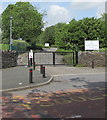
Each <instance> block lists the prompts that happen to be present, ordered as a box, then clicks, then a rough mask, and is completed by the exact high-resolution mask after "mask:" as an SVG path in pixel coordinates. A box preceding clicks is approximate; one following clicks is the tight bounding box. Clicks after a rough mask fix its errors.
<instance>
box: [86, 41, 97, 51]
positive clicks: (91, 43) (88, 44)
mask: <svg viewBox="0 0 107 120" xmlns="http://www.w3.org/2000/svg"><path fill="white" fill-rule="evenodd" d="M85 50H99V40H86V41H85Z"/></svg>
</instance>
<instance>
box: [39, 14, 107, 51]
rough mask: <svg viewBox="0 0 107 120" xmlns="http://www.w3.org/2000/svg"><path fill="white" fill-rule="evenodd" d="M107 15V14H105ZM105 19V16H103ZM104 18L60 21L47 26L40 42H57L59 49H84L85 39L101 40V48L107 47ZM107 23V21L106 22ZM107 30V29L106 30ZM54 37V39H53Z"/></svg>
mask: <svg viewBox="0 0 107 120" xmlns="http://www.w3.org/2000/svg"><path fill="white" fill-rule="evenodd" d="M104 17H105V18H107V17H106V14H105V16H104ZM103 19H104V18H103ZM103 19H102V18H99V19H97V18H94V17H92V18H88V17H87V18H83V19H81V20H78V21H77V20H75V19H72V20H71V21H70V22H69V24H66V23H58V24H56V25H54V26H52V27H48V28H46V29H45V30H44V31H43V33H42V34H41V36H40V39H39V41H42V42H40V43H42V44H44V43H45V42H49V43H51V42H52V41H54V42H52V43H51V44H55V45H56V46H57V47H58V48H59V49H64V50H73V51H76V50H81V51H84V40H85V39H86V40H97V39H99V41H100V48H103V47H107V39H106V38H107V37H106V35H107V34H106V32H105V29H107V27H106V28H105V22H104V20H103ZM106 24H107V22H106ZM106 31H107V30H106ZM51 38H52V39H51Z"/></svg>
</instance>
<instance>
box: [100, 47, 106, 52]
mask: <svg viewBox="0 0 107 120" xmlns="http://www.w3.org/2000/svg"><path fill="white" fill-rule="evenodd" d="M99 52H107V48H102V49H100V50H99Z"/></svg>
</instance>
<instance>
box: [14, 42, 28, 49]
mask: <svg viewBox="0 0 107 120" xmlns="http://www.w3.org/2000/svg"><path fill="white" fill-rule="evenodd" d="M28 46H29V44H28V43H27V42H26V41H23V40H14V41H13V48H12V49H13V50H16V51H26V50H27V47H28Z"/></svg>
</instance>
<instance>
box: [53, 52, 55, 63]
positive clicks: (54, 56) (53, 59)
mask: <svg viewBox="0 0 107 120" xmlns="http://www.w3.org/2000/svg"><path fill="white" fill-rule="evenodd" d="M53 65H55V52H53Z"/></svg>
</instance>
